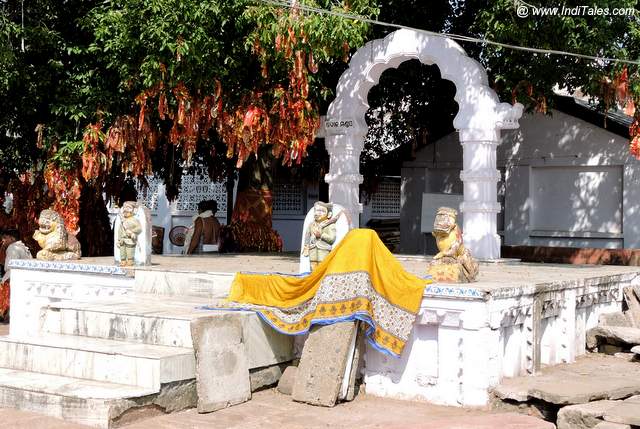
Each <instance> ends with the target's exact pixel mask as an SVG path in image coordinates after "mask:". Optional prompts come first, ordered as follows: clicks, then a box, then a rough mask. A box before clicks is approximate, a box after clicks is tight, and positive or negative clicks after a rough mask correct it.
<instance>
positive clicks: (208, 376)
mask: <svg viewBox="0 0 640 429" xmlns="http://www.w3.org/2000/svg"><path fill="white" fill-rule="evenodd" d="M191 336H192V338H193V348H194V350H195V353H196V388H197V392H198V412H199V413H207V412H212V411H216V410H220V409H222V408H226V407H230V406H232V405H236V404H240V403H242V402H246V401H248V400H249V399H251V384H250V380H249V363H248V360H247V356H246V353H245V348H244V344H243V337H242V321H241V319H240V315H239V314H217V315H215V316H211V317H201V318H198V319H194V320H192V321H191Z"/></svg>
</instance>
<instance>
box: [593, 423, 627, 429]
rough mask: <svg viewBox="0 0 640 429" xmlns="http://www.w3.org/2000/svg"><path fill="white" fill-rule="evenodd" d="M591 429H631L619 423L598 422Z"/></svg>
mask: <svg viewBox="0 0 640 429" xmlns="http://www.w3.org/2000/svg"><path fill="white" fill-rule="evenodd" d="M593 429H631V426H629V425H623V424H620V423H612V422H600V423H598V424H597V425H595V426H594V427H593Z"/></svg>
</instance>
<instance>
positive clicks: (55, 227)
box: [33, 209, 81, 261]
mask: <svg viewBox="0 0 640 429" xmlns="http://www.w3.org/2000/svg"><path fill="white" fill-rule="evenodd" d="M33 239H34V240H36V241H37V242H38V244H39V245H40V247H41V248H42V250H40V251H39V252H38V253H37V254H36V258H37V259H42V260H45V261H65V260H69V259H80V255H81V251H80V242H79V241H78V239H77V238H76V236H75V235H73V234H71V233H69V232H68V231H67V228H66V227H65V226H64V220H63V219H62V216H60V214H59V213H58V212H56V211H54V210H49V209H46V210H42V212H40V217H39V218H38V229H37V230H36V232H35V233H34V234H33Z"/></svg>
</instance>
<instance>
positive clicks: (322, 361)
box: [291, 322, 357, 407]
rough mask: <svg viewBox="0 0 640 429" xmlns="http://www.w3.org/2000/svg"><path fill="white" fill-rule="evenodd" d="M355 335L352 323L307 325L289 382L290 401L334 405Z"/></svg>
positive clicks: (353, 323)
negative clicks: (291, 386)
mask: <svg viewBox="0 0 640 429" xmlns="http://www.w3.org/2000/svg"><path fill="white" fill-rule="evenodd" d="M356 334H357V324H356V323H355V322H341V323H333V324H331V325H322V326H314V327H313V328H311V331H310V333H309V338H308V339H307V341H306V342H305V344H304V348H303V349H302V356H301V358H300V364H299V365H298V373H297V374H296V378H295V381H294V383H293V391H292V395H291V396H292V398H293V400H295V401H299V402H306V403H308V404H312V405H321V406H325V407H333V406H334V405H335V404H336V402H337V401H338V394H339V392H340V388H341V385H342V380H343V378H344V372H345V368H346V366H347V360H348V359H351V358H352V356H349V351H350V350H351V343H352V340H353V338H354V335H356Z"/></svg>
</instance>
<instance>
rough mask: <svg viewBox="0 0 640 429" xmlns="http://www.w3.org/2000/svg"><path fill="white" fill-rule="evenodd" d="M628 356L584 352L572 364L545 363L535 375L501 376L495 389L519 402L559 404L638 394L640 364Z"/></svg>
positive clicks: (499, 393) (639, 388)
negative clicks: (530, 400)
mask: <svg viewBox="0 0 640 429" xmlns="http://www.w3.org/2000/svg"><path fill="white" fill-rule="evenodd" d="M629 358H630V357H629V356H626V355H625V358H623V357H614V356H608V355H603V354H599V353H598V354H595V353H594V354H587V355H585V356H580V357H578V359H577V360H576V362H574V363H571V364H560V365H554V366H549V367H545V368H543V369H542V371H541V372H540V374H538V375H537V376H536V377H526V376H524V377H515V378H510V379H506V380H503V382H502V383H501V384H500V385H499V386H498V387H496V389H495V393H496V394H497V395H498V396H499V397H501V398H507V399H512V400H515V401H520V402H524V401H527V400H528V399H529V398H537V399H541V400H543V401H545V402H548V403H551V404H558V405H568V404H583V403H585V402H590V401H598V400H602V399H614V400H615V399H623V398H626V397H628V396H631V395H638V394H640V364H638V362H637V361H635V359H634V360H633V361H629Z"/></svg>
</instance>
